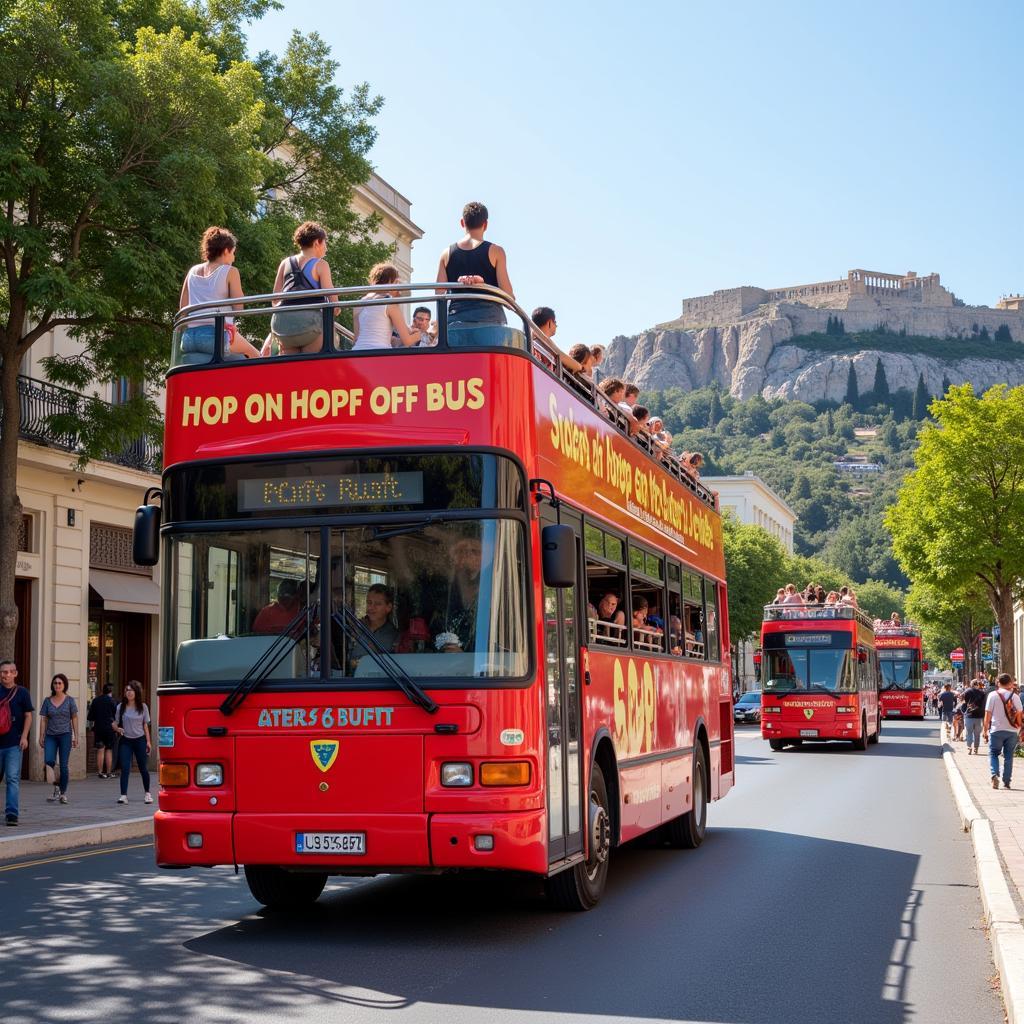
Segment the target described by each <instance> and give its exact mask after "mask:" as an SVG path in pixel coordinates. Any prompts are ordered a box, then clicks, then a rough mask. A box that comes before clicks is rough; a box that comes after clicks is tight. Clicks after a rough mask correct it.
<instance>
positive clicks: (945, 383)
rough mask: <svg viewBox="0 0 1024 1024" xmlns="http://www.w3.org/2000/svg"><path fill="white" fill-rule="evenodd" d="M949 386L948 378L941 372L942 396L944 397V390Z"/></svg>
mask: <svg viewBox="0 0 1024 1024" xmlns="http://www.w3.org/2000/svg"><path fill="white" fill-rule="evenodd" d="M951 386H952V385H951V384H950V383H949V378H948V377H947V376H946V375H945V374H943V377H942V397H943V398H945V397H946V392H947V391H948V390H949V389H950V387H951Z"/></svg>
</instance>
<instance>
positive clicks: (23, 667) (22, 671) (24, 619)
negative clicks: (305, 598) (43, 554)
mask: <svg viewBox="0 0 1024 1024" xmlns="http://www.w3.org/2000/svg"><path fill="white" fill-rule="evenodd" d="M32 583H33V581H32V580H19V579H16V580H15V581H14V603H15V605H16V606H17V609H18V628H17V629H16V630H15V631H14V663H15V664H16V665H17V666H18V685H19V686H24V687H25V688H26V689H29V690H30V688H29V680H30V679H31V678H32ZM30 692H31V690H30ZM45 692H46V693H49V692H50V690H49V687H47V688H46V690H45ZM31 749H32V743H31V742H30V743H29V750H31ZM28 754H29V751H28V750H26V751H25V754H24V756H23V757H22V759H21V777H22V778H23V779H27V778H28V777H29V757H28Z"/></svg>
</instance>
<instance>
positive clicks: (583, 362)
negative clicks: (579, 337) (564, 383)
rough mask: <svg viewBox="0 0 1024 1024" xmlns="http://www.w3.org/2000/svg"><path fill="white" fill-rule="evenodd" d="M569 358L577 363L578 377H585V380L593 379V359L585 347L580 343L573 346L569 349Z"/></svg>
mask: <svg viewBox="0 0 1024 1024" xmlns="http://www.w3.org/2000/svg"><path fill="white" fill-rule="evenodd" d="M569 358H570V359H573V360H575V361H576V362H577V363H579V367H580V369H579V372H578V375H579V376H580V377H585V378H586V379H587V380H593V379H594V357H593V355H591V352H590V349H589V348H587V346H586V345H584V344H583V343H582V342H579V343H577V344H575V345H573V347H572V348H571V349H569Z"/></svg>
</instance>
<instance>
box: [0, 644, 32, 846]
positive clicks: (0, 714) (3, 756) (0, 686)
mask: <svg viewBox="0 0 1024 1024" xmlns="http://www.w3.org/2000/svg"><path fill="white" fill-rule="evenodd" d="M32 711H33V707H32V698H31V697H30V696H29V695H28V690H26V689H25V687H23V686H19V685H18V666H17V665H16V664H15V663H14V662H13V661H10V660H5V661H0V775H2V776H3V777H4V779H5V780H6V782H7V793H6V803H5V805H4V817H5V818H6V820H7V824H8V825H11V826H14V825H17V824H18V797H19V794H20V791H21V758H22V755H23V754H24V753H25V751H26V750H28V734H29V732H30V731H31V729H32Z"/></svg>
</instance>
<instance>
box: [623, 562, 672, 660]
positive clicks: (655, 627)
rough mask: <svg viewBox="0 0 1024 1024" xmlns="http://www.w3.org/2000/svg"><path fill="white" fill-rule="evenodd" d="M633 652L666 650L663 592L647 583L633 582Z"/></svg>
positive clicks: (647, 652)
mask: <svg viewBox="0 0 1024 1024" xmlns="http://www.w3.org/2000/svg"><path fill="white" fill-rule="evenodd" d="M630 596H631V597H632V605H631V608H632V615H633V624H632V637H633V650H635V651H642V652H644V653H646V654H649V653H660V652H662V651H664V650H665V618H664V610H663V609H662V607H661V604H662V600H663V591H661V590H656V589H655V588H654V587H651V586H649V585H647V584H646V583H642V582H638V581H636V580H633V582H632V591H631V595H630Z"/></svg>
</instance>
